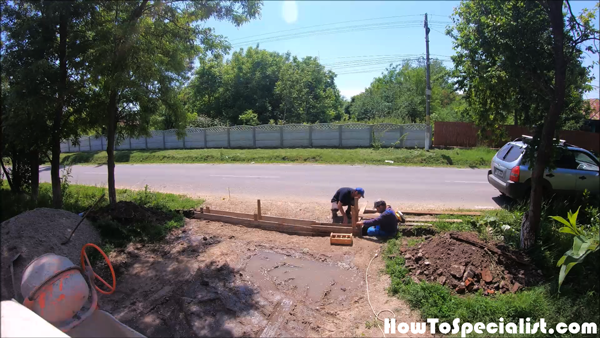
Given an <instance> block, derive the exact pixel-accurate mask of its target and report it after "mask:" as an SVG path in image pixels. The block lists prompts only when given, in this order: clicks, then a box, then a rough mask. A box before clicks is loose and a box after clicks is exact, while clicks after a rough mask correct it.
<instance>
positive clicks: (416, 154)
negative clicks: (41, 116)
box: [61, 148, 496, 168]
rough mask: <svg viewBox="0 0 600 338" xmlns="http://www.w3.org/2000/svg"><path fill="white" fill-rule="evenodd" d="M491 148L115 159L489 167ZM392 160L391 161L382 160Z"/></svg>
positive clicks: (100, 160)
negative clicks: (391, 162)
mask: <svg viewBox="0 0 600 338" xmlns="http://www.w3.org/2000/svg"><path fill="white" fill-rule="evenodd" d="M495 153H496V151H495V150H493V149H488V148H473V149H443V150H442V149H435V150H429V151H425V150H423V149H394V148H381V149H372V148H364V149H186V150H131V151H129V150H121V151H116V152H115V161H116V162H118V163H132V164H135V163H252V162H254V163H321V164H371V165H395V166H439V167H460V168H482V167H486V168H487V167H488V166H489V164H490V161H491V160H492V157H493V156H494V154H495ZM106 160H107V155H106V152H105V151H100V152H85V153H69V154H62V155H61V163H62V164H64V165H73V164H105V163H106ZM386 160H389V161H393V162H394V163H393V164H390V163H386V162H385V161H386Z"/></svg>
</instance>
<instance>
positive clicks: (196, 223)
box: [97, 203, 419, 337]
mask: <svg viewBox="0 0 600 338" xmlns="http://www.w3.org/2000/svg"><path fill="white" fill-rule="evenodd" d="M211 206H212V207H215V208H216V206H215V204H214V203H213V204H212V205H211ZM270 208H271V206H269V204H265V206H264V207H263V210H265V211H264V213H265V214H267V213H269V214H273V215H277V214H280V213H270V212H269V210H270ZM273 208H277V206H274V207H273ZM301 208H306V209H302V210H310V208H309V207H307V206H303V207H301ZM239 211H241V212H243V211H246V210H239ZM285 216H288V217H289V215H287V214H286V215H285ZM299 218H300V217H299ZM302 218H305V217H302ZM380 248H381V243H378V242H376V241H374V240H368V239H355V241H354V245H353V246H352V247H344V246H331V245H330V244H329V238H327V237H303V236H291V235H286V234H281V233H277V232H272V231H264V230H259V229H251V228H245V227H241V226H235V225H230V224H223V223H220V222H210V221H200V220H186V224H185V226H184V227H183V228H181V229H177V230H175V231H173V232H172V233H171V234H170V235H169V236H168V237H167V239H166V240H165V241H163V242H162V243H160V244H151V245H150V244H149V245H144V246H142V245H139V244H137V245H136V244H132V245H130V246H128V247H127V248H126V249H121V250H116V251H114V252H113V253H111V254H110V259H111V261H112V263H113V265H114V267H115V270H116V274H117V290H116V292H115V293H114V294H112V295H109V296H102V297H101V298H100V307H101V308H102V309H104V310H106V311H108V312H109V313H111V314H113V315H114V316H115V317H116V318H117V319H119V320H120V321H122V322H123V323H125V324H127V325H129V326H131V327H132V328H134V329H135V330H138V331H139V332H140V333H143V334H145V335H147V336H175V337H183V336H186V337H187V336H204V337H206V336H263V337H274V336H328V337H340V336H377V337H380V336H382V334H381V331H380V330H379V329H378V328H377V326H374V325H371V323H374V315H373V312H372V311H371V308H370V307H369V304H368V302H367V295H366V284H365V270H366V269H367V265H368V264H369V261H370V260H371V258H372V257H373V256H374V254H375V253H376V252H377V251H378V250H380ZM383 268H384V263H383V261H382V259H381V256H379V257H377V258H375V259H374V260H373V262H372V264H371V266H370V268H369V290H370V300H371V302H372V305H373V307H374V308H375V311H377V312H378V311H381V310H383V309H390V310H393V311H394V312H395V315H396V320H397V322H401V321H404V322H411V321H418V320H419V317H418V315H417V314H415V313H412V312H411V311H410V310H409V308H408V306H407V305H406V304H405V303H404V302H403V301H401V300H399V299H397V298H395V297H390V296H388V294H387V291H386V288H387V287H389V284H390V281H389V277H388V276H387V275H385V274H383V273H382V270H383ZM97 270H100V269H97ZM101 274H104V273H103V272H101ZM386 316H391V315H390V314H389V313H384V314H382V315H381V317H382V318H385V317H386ZM388 336H390V335H388ZM399 336H400V335H399Z"/></svg>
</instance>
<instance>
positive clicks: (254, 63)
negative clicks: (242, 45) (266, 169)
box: [188, 47, 343, 124]
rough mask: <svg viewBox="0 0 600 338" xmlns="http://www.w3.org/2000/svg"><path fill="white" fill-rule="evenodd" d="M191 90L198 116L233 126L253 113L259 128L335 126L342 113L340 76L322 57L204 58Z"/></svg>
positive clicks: (239, 54) (245, 54)
mask: <svg viewBox="0 0 600 338" xmlns="http://www.w3.org/2000/svg"><path fill="white" fill-rule="evenodd" d="M199 63H200V65H199V67H198V69H197V70H196V71H195V73H194V77H193V79H192V81H191V82H190V84H189V86H188V90H189V93H190V95H189V96H190V98H189V99H190V102H191V107H192V108H191V109H192V111H193V112H194V113H197V114H198V115H206V116H208V117H210V118H216V119H224V120H225V121H228V122H229V123H231V124H244V123H245V122H244V121H248V116H247V115H246V114H247V112H248V111H252V113H253V114H256V119H257V120H258V122H259V123H261V124H264V123H269V122H271V121H275V122H281V123H304V122H310V123H315V122H330V121H332V120H333V119H335V118H336V117H339V116H341V113H342V106H343V103H342V99H341V96H340V93H339V90H338V89H337V87H336V85H335V81H334V80H335V74H334V73H333V72H331V71H327V70H325V67H324V66H323V65H321V64H320V63H319V61H318V60H317V59H316V58H313V57H306V58H303V59H302V60H300V59H298V58H297V57H292V56H291V55H290V54H289V53H287V54H280V53H276V52H269V51H266V50H263V49H260V48H258V47H256V48H254V47H249V48H247V49H246V50H239V51H235V52H234V53H233V54H232V56H231V58H230V59H228V60H227V61H225V60H224V58H223V56H222V55H218V54H217V55H210V56H204V57H201V58H200V60H199Z"/></svg>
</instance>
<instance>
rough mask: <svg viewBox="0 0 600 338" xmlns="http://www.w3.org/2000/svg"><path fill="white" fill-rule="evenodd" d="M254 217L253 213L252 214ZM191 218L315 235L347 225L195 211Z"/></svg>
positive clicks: (338, 230) (342, 228)
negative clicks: (315, 223) (287, 221)
mask: <svg viewBox="0 0 600 338" xmlns="http://www.w3.org/2000/svg"><path fill="white" fill-rule="evenodd" d="M253 217H254V215H253ZM193 218H196V219H205V220H211V221H218V222H225V223H231V224H238V225H244V226H248V227H253V228H259V229H264V230H273V231H279V232H285V233H294V234H302V235H316V236H329V235H330V234H331V233H332V232H335V233H348V230H349V229H348V227H343V226H319V225H296V224H286V223H280V222H270V221H267V220H262V221H260V220H259V221H255V220H253V219H248V218H238V217H232V216H225V215H215V214H206V213H205V214H202V213H196V214H195V215H194V217H193Z"/></svg>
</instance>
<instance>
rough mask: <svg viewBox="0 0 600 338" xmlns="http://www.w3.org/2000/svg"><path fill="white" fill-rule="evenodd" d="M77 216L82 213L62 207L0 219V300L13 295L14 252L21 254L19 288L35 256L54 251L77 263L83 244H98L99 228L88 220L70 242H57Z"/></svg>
mask: <svg viewBox="0 0 600 338" xmlns="http://www.w3.org/2000/svg"><path fill="white" fill-rule="evenodd" d="M80 220H81V217H79V216H78V215H76V214H74V213H71V212H68V211H65V210H58V209H49V208H39V209H35V210H31V211H28V212H25V213H22V214H20V215H17V216H15V217H13V218H11V219H9V220H6V221H4V222H2V225H1V228H0V233H1V236H0V241H1V244H2V245H1V247H2V269H1V271H0V275H1V279H2V300H6V299H10V298H12V297H13V290H12V282H11V275H10V262H11V260H12V258H13V257H14V256H15V255H16V254H17V253H21V257H20V258H19V259H18V260H16V261H15V267H14V268H15V282H16V283H15V284H16V285H17V290H20V289H21V286H20V285H21V276H22V275H23V271H24V270H25V268H26V266H27V264H29V262H31V261H32V260H33V259H34V258H37V257H38V256H41V255H43V254H46V253H55V254H57V255H61V256H65V257H67V258H69V259H70V260H71V261H72V262H73V263H75V264H77V265H78V264H79V257H80V252H81V248H82V247H83V245H84V244H86V243H95V244H100V236H99V235H98V232H97V231H96V229H95V228H94V227H93V226H92V224H91V223H90V222H88V221H87V220H85V221H83V223H82V224H81V225H80V226H79V228H78V229H77V231H76V232H75V234H74V235H73V237H72V238H71V241H70V242H69V243H67V244H66V245H61V244H60V243H61V242H63V241H64V240H65V239H66V238H67V237H68V236H69V234H70V233H71V231H72V230H73V228H74V227H75V226H76V225H77V223H79V221H80Z"/></svg>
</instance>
